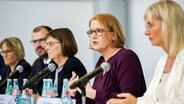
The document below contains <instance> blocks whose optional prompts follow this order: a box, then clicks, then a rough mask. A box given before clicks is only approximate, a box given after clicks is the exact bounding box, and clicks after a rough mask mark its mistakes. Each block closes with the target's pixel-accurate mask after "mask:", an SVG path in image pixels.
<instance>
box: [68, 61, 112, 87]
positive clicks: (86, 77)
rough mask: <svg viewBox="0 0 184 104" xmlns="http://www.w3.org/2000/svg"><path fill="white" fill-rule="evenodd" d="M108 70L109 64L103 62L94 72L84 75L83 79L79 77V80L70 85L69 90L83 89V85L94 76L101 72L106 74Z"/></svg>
mask: <svg viewBox="0 0 184 104" xmlns="http://www.w3.org/2000/svg"><path fill="white" fill-rule="evenodd" d="M109 69H110V64H109V63H108V62H104V63H102V64H101V65H100V66H99V67H97V68H96V69H95V70H93V71H92V72H90V73H88V74H86V75H84V76H83V77H81V78H80V79H79V80H77V81H75V82H73V83H72V84H71V85H70V88H71V89H74V88H76V87H83V86H85V84H86V83H87V82H88V81H89V80H90V79H91V78H93V77H94V76H96V75H98V74H100V73H102V72H107V71H109Z"/></svg>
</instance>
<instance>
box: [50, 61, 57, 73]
mask: <svg viewBox="0 0 184 104" xmlns="http://www.w3.org/2000/svg"><path fill="white" fill-rule="evenodd" d="M48 68H49V70H50V71H51V72H53V71H54V70H55V69H56V65H55V64H53V63H50V64H49V65H48Z"/></svg>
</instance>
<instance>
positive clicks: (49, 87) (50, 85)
mask: <svg viewBox="0 0 184 104" xmlns="http://www.w3.org/2000/svg"><path fill="white" fill-rule="evenodd" d="M46 96H47V97H48V98H51V97H53V83H52V79H47V92H46Z"/></svg>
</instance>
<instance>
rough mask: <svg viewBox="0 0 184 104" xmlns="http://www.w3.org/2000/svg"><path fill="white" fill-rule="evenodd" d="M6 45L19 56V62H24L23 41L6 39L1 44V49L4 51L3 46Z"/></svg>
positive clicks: (11, 38) (15, 38)
mask: <svg viewBox="0 0 184 104" xmlns="http://www.w3.org/2000/svg"><path fill="white" fill-rule="evenodd" d="M3 44H6V45H7V47H9V48H10V49H12V51H13V52H15V53H16V54H17V56H18V60H19V61H20V60H22V59H23V58H24V57H25V52H24V47H23V44H22V42H21V40H20V39H19V38H17V37H9V38H5V39H3V40H2V41H1V43H0V48H1V49H2V45H3Z"/></svg>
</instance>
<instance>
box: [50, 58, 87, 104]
mask: <svg viewBox="0 0 184 104" xmlns="http://www.w3.org/2000/svg"><path fill="white" fill-rule="evenodd" d="M72 71H74V72H75V73H76V74H77V75H78V76H79V77H82V76H83V75H85V74H86V73H87V71H86V68H85V67H84V65H83V64H82V63H81V61H80V60H79V59H78V58H76V57H70V58H69V59H68V60H67V61H66V63H65V64H64V66H63V69H62V70H61V71H60V72H59V73H58V97H61V93H62V86H63V79H64V78H67V79H68V80H69V79H70V78H71V77H72ZM55 72H56V70H55V71H54V72H52V73H51V75H50V78H52V79H53V81H54V80H55ZM75 99H76V102H77V104H82V103H81V95H80V94H79V93H77V94H76V96H75Z"/></svg>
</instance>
